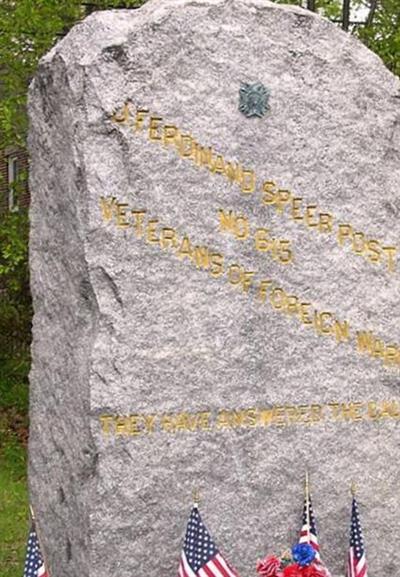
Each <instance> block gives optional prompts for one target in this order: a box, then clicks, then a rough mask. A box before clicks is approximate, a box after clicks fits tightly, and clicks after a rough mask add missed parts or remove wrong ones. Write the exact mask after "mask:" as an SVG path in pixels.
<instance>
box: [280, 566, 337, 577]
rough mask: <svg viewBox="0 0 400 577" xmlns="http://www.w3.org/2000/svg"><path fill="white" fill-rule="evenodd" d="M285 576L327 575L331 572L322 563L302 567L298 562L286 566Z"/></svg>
mask: <svg viewBox="0 0 400 577" xmlns="http://www.w3.org/2000/svg"><path fill="white" fill-rule="evenodd" d="M282 575H283V577H327V575H329V573H327V571H326V570H325V569H324V567H322V566H320V565H316V564H315V563H312V564H311V565H308V566H305V567H301V566H300V565H298V564H297V563H293V565H288V567H285V569H284V570H283V573H282Z"/></svg>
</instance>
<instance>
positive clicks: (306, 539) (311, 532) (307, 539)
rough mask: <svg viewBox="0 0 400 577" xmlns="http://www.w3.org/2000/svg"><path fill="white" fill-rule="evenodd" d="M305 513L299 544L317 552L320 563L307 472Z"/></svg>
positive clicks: (317, 559) (316, 557)
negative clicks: (303, 544)
mask: <svg viewBox="0 0 400 577" xmlns="http://www.w3.org/2000/svg"><path fill="white" fill-rule="evenodd" d="M304 493H305V495H304V512H303V525H302V527H301V531H300V538H299V543H308V544H309V545H311V547H312V548H313V549H314V551H315V559H316V561H320V559H321V557H320V554H319V544H318V537H317V525H316V522H315V517H314V512H313V508H312V502H311V493H310V483H309V478H308V472H306V482H305V490H304Z"/></svg>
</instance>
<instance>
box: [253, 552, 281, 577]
mask: <svg viewBox="0 0 400 577" xmlns="http://www.w3.org/2000/svg"><path fill="white" fill-rule="evenodd" d="M280 567H281V562H280V560H279V559H278V558H277V557H274V556H273V555H269V556H268V557H265V559H263V560H262V561H260V560H258V561H257V567H256V568H257V573H259V574H260V575H261V577H279V569H280Z"/></svg>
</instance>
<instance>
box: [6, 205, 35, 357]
mask: <svg viewBox="0 0 400 577" xmlns="http://www.w3.org/2000/svg"><path fill="white" fill-rule="evenodd" d="M28 230H29V223H28V215H27V212H26V211H23V210H20V211H18V212H14V213H6V214H4V215H2V217H1V218H0V290H1V293H0V294H1V298H0V324H1V327H2V330H1V334H0V350H1V355H2V356H3V357H4V356H5V355H7V354H9V355H15V354H16V352H15V350H16V349H22V351H25V350H26V348H27V346H28V344H29V342H30V327H31V316H32V311H31V297H30V291H29V268H28Z"/></svg>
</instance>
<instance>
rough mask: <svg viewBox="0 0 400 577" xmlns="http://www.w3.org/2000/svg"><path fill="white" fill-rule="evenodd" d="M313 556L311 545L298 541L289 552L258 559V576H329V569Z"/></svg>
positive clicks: (314, 554)
mask: <svg viewBox="0 0 400 577" xmlns="http://www.w3.org/2000/svg"><path fill="white" fill-rule="evenodd" d="M315 556H316V553H315V551H314V549H313V547H312V546H311V545H309V544H308V543H299V544H298V545H295V546H294V547H293V549H292V552H291V553H284V554H283V555H281V557H276V556H275V555H268V556H267V557H265V558H264V559H261V560H260V559H259V560H258V561H257V573H258V574H259V575H260V577H330V574H329V571H328V570H327V569H326V568H325V567H324V566H323V565H322V563H320V562H317V561H316V559H315Z"/></svg>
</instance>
